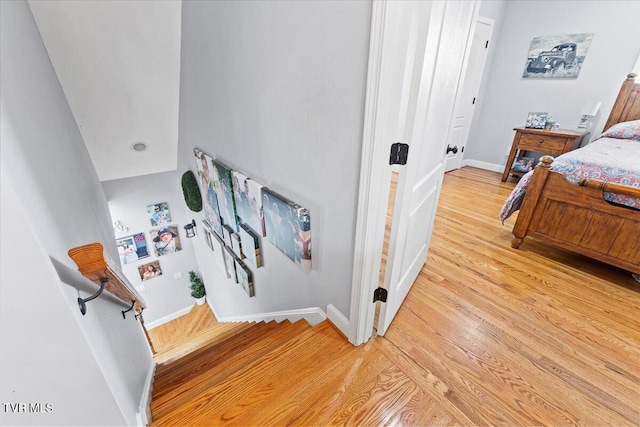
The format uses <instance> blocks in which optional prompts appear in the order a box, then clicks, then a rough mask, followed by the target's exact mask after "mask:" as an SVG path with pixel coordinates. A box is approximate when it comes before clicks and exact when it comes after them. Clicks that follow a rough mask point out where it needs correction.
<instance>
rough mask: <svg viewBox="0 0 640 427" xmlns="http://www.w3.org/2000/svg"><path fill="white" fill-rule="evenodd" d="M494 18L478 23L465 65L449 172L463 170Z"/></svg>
mask: <svg viewBox="0 0 640 427" xmlns="http://www.w3.org/2000/svg"><path fill="white" fill-rule="evenodd" d="M493 25H494V21H493V20H492V19H489V18H484V17H482V16H479V17H478V19H477V20H476V23H475V28H474V31H473V37H472V39H471V40H470V41H469V43H468V46H469V53H468V55H467V58H468V59H467V60H466V61H465V65H464V72H463V77H462V79H461V80H460V88H459V90H458V96H457V97H456V106H455V115H454V119H453V122H452V125H451V132H450V134H449V141H448V142H447V156H448V157H447V166H446V167H445V172H449V171H451V170H454V169H459V168H460V166H461V164H462V158H463V157H464V149H465V146H466V144H467V140H468V139H469V134H470V129H471V125H472V122H473V115H474V113H475V110H476V107H477V105H478V92H479V90H480V83H481V82H482V75H483V73H484V67H485V64H486V62H487V53H488V51H489V45H490V44H491V34H492V33H493Z"/></svg>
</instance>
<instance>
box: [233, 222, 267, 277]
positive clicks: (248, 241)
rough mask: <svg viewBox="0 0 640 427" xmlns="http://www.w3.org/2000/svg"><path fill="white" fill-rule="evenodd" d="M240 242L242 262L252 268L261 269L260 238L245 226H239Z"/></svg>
mask: <svg viewBox="0 0 640 427" xmlns="http://www.w3.org/2000/svg"><path fill="white" fill-rule="evenodd" d="M238 234H239V235H240V241H241V242H242V254H243V255H244V256H245V258H244V260H245V261H246V262H247V263H249V264H250V265H252V266H253V267H256V268H260V267H262V254H261V253H260V237H258V235H257V234H256V233H255V232H254V231H253V230H251V228H249V226H247V225H246V224H240V232H239V233H238Z"/></svg>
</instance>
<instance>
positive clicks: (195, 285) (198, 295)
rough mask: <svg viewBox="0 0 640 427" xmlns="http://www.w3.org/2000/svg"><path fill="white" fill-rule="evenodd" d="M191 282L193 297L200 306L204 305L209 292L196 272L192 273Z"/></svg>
mask: <svg viewBox="0 0 640 427" xmlns="http://www.w3.org/2000/svg"><path fill="white" fill-rule="evenodd" d="M189 280H190V281H191V296H192V297H194V298H195V299H196V303H197V304H198V305H202V304H204V302H205V300H206V296H205V295H206V293H207V291H206V290H205V289H204V283H202V279H201V278H200V277H198V275H197V274H196V273H195V271H190V272H189Z"/></svg>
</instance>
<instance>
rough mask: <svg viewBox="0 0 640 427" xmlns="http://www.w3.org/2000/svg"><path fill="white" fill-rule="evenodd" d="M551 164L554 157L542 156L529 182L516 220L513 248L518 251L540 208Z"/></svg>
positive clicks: (512, 241)
mask: <svg viewBox="0 0 640 427" xmlns="http://www.w3.org/2000/svg"><path fill="white" fill-rule="evenodd" d="M551 163H553V157H551V156H542V157H541V158H540V162H539V163H538V164H537V166H536V168H535V169H534V171H533V175H532V176H531V181H529V186H528V188H527V193H526V195H525V197H524V200H523V201H522V207H521V208H520V212H519V213H518V218H517V219H516V224H515V225H514V226H513V238H512V239H511V247H512V248H514V249H518V248H519V247H520V245H521V244H522V241H523V240H524V237H525V236H526V235H527V230H528V229H529V224H531V220H532V219H533V213H534V212H535V210H536V207H537V206H538V200H539V199H540V194H542V189H543V188H544V184H545V182H546V181H547V177H548V176H549V170H550V168H551Z"/></svg>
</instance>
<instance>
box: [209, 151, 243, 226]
mask: <svg viewBox="0 0 640 427" xmlns="http://www.w3.org/2000/svg"><path fill="white" fill-rule="evenodd" d="M212 165H213V169H212V171H211V172H212V174H213V176H212V178H213V179H212V183H213V188H214V189H215V190H216V194H217V195H218V206H219V208H220V216H221V217H222V221H223V224H226V225H228V226H229V227H231V228H232V229H233V231H237V221H236V208H235V202H234V200H233V184H232V180H231V179H232V178H231V169H229V168H228V167H227V166H225V165H224V164H223V163H221V162H219V161H217V160H214V161H213V162H212Z"/></svg>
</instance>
